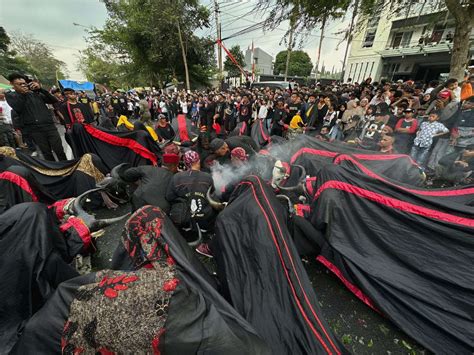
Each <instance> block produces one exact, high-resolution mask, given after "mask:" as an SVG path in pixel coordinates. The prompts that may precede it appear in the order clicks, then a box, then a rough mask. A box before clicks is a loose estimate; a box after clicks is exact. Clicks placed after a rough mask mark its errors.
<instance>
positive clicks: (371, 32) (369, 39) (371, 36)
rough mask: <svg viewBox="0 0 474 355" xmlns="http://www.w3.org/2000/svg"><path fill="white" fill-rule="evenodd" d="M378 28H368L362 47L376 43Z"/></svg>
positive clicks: (368, 46)
mask: <svg viewBox="0 0 474 355" xmlns="http://www.w3.org/2000/svg"><path fill="white" fill-rule="evenodd" d="M376 33H377V29H368V30H367V32H366V33H365V38H364V42H362V48H370V47H372V46H373V45H374V40H375V35H376Z"/></svg>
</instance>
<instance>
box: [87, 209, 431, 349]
mask: <svg viewBox="0 0 474 355" xmlns="http://www.w3.org/2000/svg"><path fill="white" fill-rule="evenodd" d="M128 211H129V206H128V205H125V206H121V207H120V208H119V209H118V210H116V211H110V210H101V211H99V212H98V213H97V214H98V216H99V217H102V218H104V217H113V216H118V215H121V214H125V213H127V212H128ZM123 224H124V222H121V223H119V224H117V225H114V226H110V227H108V228H107V230H106V233H105V234H104V235H103V236H102V237H100V238H99V239H98V240H97V248H98V250H97V252H96V253H95V254H94V256H93V258H92V266H93V268H94V269H96V270H99V269H104V268H108V267H110V261H111V259H112V255H113V252H114V250H115V247H116V245H117V243H119V241H120V237H121V232H122V227H123ZM202 260H203V262H204V264H205V265H206V266H207V267H209V269H210V270H213V269H214V268H215V266H214V265H213V262H212V261H211V260H209V259H205V258H202ZM305 266H306V270H307V271H308V274H309V277H310V279H311V282H312V284H313V287H314V289H315V291H316V294H317V296H318V299H319V304H320V306H321V308H322V310H323V313H324V315H325V316H326V319H327V320H328V322H329V324H330V326H331V327H332V329H333V330H334V332H335V333H336V334H337V336H338V337H339V339H341V341H342V342H343V343H344V344H345V346H346V347H347V349H348V350H349V351H350V352H352V353H354V354H421V353H425V351H424V350H423V347H421V346H420V345H419V344H417V343H416V342H415V341H414V340H413V339H411V338H409V337H408V336H406V335H405V334H403V332H401V331H400V330H399V329H398V328H397V327H396V326H395V325H394V324H393V323H391V322H390V321H389V320H388V319H386V318H384V317H382V316H381V315H379V314H377V313H376V312H374V311H372V310H371V309H370V308H369V307H367V306H366V305H365V304H363V303H362V302H361V301H359V299H358V298H356V297H355V296H354V295H353V294H352V293H351V292H349V291H348V290H347V289H346V288H345V287H344V286H343V285H342V283H341V282H340V281H339V280H338V279H337V278H335V277H334V276H333V275H332V274H331V273H329V271H327V270H326V269H325V268H323V267H322V266H321V265H320V264H319V263H317V262H316V261H311V260H310V261H307V262H305Z"/></svg>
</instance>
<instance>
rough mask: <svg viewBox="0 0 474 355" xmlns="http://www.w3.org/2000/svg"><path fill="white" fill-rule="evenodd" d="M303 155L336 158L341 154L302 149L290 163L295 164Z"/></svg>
mask: <svg viewBox="0 0 474 355" xmlns="http://www.w3.org/2000/svg"><path fill="white" fill-rule="evenodd" d="M303 154H314V155H321V156H323V157H329V158H334V157H335V156H336V155H338V154H339V153H335V152H330V151H328V150H319V149H312V148H301V149H300V150H298V151H297V152H296V153H295V154H294V155H293V156H292V157H291V159H290V163H291V164H293V163H294V162H295V160H296V159H298V158H299V157H300V156H302V155H303Z"/></svg>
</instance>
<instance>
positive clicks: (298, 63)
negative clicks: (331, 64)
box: [273, 51, 313, 76]
mask: <svg viewBox="0 0 474 355" xmlns="http://www.w3.org/2000/svg"><path fill="white" fill-rule="evenodd" d="M286 57H287V51H281V52H279V53H278V54H277V56H276V58H275V67H274V69H273V73H274V74H276V75H278V74H281V73H284V72H285V67H286ZM312 68H313V64H312V63H311V58H310V57H309V55H308V53H306V52H304V51H292V52H291V55H290V64H289V66H288V75H290V76H294V75H297V76H309V75H310V74H311V69H312Z"/></svg>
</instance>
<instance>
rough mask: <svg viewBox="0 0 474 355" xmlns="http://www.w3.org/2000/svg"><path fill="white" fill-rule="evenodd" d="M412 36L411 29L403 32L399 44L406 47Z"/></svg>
mask: <svg viewBox="0 0 474 355" xmlns="http://www.w3.org/2000/svg"><path fill="white" fill-rule="evenodd" d="M412 36H413V31H409V32H403V37H402V43H401V46H402V47H408V46H409V45H410V42H411V37H412Z"/></svg>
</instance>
